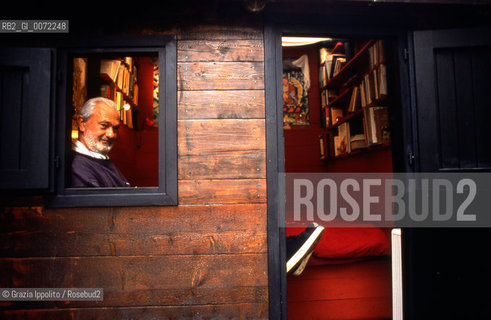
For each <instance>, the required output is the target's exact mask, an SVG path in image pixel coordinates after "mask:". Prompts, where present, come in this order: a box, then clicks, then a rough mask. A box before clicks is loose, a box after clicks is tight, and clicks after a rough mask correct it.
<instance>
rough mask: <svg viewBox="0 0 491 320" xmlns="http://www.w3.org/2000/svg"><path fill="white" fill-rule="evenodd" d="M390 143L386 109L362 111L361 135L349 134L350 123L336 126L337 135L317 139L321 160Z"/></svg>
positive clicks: (327, 134)
mask: <svg viewBox="0 0 491 320" xmlns="http://www.w3.org/2000/svg"><path fill="white" fill-rule="evenodd" d="M389 142H390V130H389V115H388V108H387V107H384V106H375V107H368V108H365V109H364V110H363V133H359V132H353V133H352V132H351V126H350V122H344V123H341V124H340V125H338V127H337V133H336V134H335V133H334V132H332V131H331V132H326V133H325V134H323V135H321V136H320V137H319V143H320V154H321V159H327V158H332V157H339V156H342V155H346V154H349V153H351V152H352V151H355V150H358V149H363V148H367V147H369V146H373V145H378V144H386V143H389Z"/></svg>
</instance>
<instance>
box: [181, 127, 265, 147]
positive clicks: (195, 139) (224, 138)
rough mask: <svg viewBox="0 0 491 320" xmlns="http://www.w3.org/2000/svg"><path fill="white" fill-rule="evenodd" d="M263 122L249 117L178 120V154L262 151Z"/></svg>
mask: <svg viewBox="0 0 491 320" xmlns="http://www.w3.org/2000/svg"><path fill="white" fill-rule="evenodd" d="M265 140H266V137H265V122H264V120H261V119H251V120H199V121H198V120H196V121H194V120H188V121H179V122H178V154H179V155H180V156H182V155H205V154H213V153H217V152H224V151H226V152H230V151H243V150H265V148H266V141H265Z"/></svg>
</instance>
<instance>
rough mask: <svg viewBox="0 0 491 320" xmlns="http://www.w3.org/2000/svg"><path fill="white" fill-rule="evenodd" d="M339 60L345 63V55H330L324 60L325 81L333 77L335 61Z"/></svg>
mask: <svg viewBox="0 0 491 320" xmlns="http://www.w3.org/2000/svg"><path fill="white" fill-rule="evenodd" d="M339 58H343V59H344V60H345V61H346V55H345V54H344V53H331V54H329V55H328V56H327V58H326V62H325V65H326V67H325V68H326V73H327V76H326V79H327V80H328V81H329V80H330V79H331V78H332V77H333V76H334V73H333V72H334V68H335V65H336V60H337V59H339Z"/></svg>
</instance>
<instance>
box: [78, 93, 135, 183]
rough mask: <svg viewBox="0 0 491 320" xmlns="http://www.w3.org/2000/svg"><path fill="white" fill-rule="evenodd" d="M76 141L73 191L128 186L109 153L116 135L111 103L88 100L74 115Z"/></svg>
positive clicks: (118, 120)
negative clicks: (75, 116) (77, 137)
mask: <svg viewBox="0 0 491 320" xmlns="http://www.w3.org/2000/svg"><path fill="white" fill-rule="evenodd" d="M77 123H78V130H79V140H76V141H75V142H74V143H73V151H74V157H73V161H72V181H71V185H72V187H73V188H90V187H92V188H108V187H109V188H111V187H129V186H130V184H129V183H128V181H127V180H126V179H125V177H124V176H123V174H122V173H121V172H120V171H119V170H118V169H117V168H116V166H115V165H114V164H113V163H112V162H111V160H110V159H109V156H108V153H109V151H110V150H111V148H112V146H113V144H114V141H115V140H116V138H117V136H118V129H119V125H120V118H119V113H118V111H117V110H116V105H115V103H114V102H113V101H112V100H109V99H106V98H93V99H90V100H88V101H87V102H86V103H85V104H84V105H83V107H82V109H81V110H80V114H79V115H78V116H77Z"/></svg>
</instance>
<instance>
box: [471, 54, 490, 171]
mask: <svg viewBox="0 0 491 320" xmlns="http://www.w3.org/2000/svg"><path fill="white" fill-rule="evenodd" d="M490 51H491V49H490V48H481V49H479V50H474V52H473V54H472V71H471V73H472V85H473V87H474V109H475V119H474V121H475V130H476V144H477V154H476V157H477V167H478V168H490V167H491V148H489V146H491V135H490V134H487V131H488V128H489V119H491V108H490V106H489V90H490V88H491V53H490Z"/></svg>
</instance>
